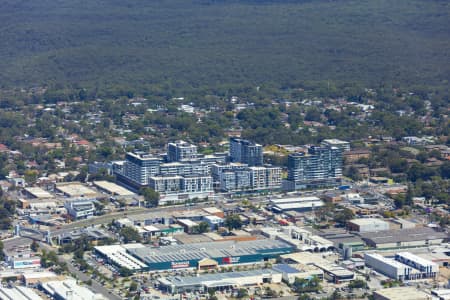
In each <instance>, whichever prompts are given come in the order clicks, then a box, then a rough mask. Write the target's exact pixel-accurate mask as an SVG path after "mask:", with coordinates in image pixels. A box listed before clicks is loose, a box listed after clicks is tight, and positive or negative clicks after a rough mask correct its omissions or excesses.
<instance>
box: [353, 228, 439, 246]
mask: <svg viewBox="0 0 450 300" xmlns="http://www.w3.org/2000/svg"><path fill="white" fill-rule="evenodd" d="M360 236H361V237H362V238H363V239H365V240H370V241H372V242H373V243H376V244H386V243H396V242H412V241H421V240H434V239H445V238H448V235H447V234H446V233H445V232H438V231H435V230H433V229H431V228H428V227H422V228H410V229H400V230H383V231H377V232H364V233H360Z"/></svg>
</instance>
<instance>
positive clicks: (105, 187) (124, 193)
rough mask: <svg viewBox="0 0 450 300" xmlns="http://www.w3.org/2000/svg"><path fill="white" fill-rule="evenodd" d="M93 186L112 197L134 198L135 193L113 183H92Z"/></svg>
mask: <svg viewBox="0 0 450 300" xmlns="http://www.w3.org/2000/svg"><path fill="white" fill-rule="evenodd" d="M94 185H95V186H96V187H97V188H98V189H100V190H102V191H105V192H106V193H108V194H110V195H112V196H119V197H133V196H136V194H135V193H133V192H132V191H130V190H127V189H126V188H124V187H122V186H120V185H117V184H115V183H114V182H109V181H105V180H100V181H94Z"/></svg>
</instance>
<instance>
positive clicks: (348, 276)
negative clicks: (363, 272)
mask: <svg viewBox="0 0 450 300" xmlns="http://www.w3.org/2000/svg"><path fill="white" fill-rule="evenodd" d="M314 265H315V266H316V267H318V268H320V269H322V270H323V274H324V278H325V279H326V280H328V281H330V282H334V283H341V282H347V281H352V280H354V279H355V273H353V272H352V271H350V270H347V269H346V268H344V267H341V266H338V265H336V264H330V263H326V264H319V263H316V264H314Z"/></svg>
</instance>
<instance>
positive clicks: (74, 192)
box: [55, 182, 98, 198]
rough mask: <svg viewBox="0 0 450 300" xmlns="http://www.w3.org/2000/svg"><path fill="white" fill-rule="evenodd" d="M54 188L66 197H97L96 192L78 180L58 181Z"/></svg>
mask: <svg viewBox="0 0 450 300" xmlns="http://www.w3.org/2000/svg"><path fill="white" fill-rule="evenodd" d="M55 189H56V190H57V191H59V192H61V193H63V194H64V195H65V196H67V197H74V198H75V197H91V198H94V197H97V196H98V193H97V192H96V191H94V190H93V189H90V188H88V187H87V186H85V185H84V184H82V183H80V182H65V183H58V184H56V186H55Z"/></svg>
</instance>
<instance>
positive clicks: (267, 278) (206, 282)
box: [158, 269, 282, 293]
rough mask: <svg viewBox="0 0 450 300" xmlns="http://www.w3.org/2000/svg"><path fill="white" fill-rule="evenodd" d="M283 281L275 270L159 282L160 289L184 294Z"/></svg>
mask: <svg viewBox="0 0 450 300" xmlns="http://www.w3.org/2000/svg"><path fill="white" fill-rule="evenodd" d="M281 280H282V273H281V272H279V271H277V270H274V269H262V270H251V271H240V272H236V271H235V272H225V273H215V274H204V275H199V276H186V277H180V276H167V277H163V278H160V279H159V280H158V282H159V286H160V288H161V289H162V290H164V291H166V292H169V293H183V292H186V291H191V292H192V291H200V292H206V291H208V289H210V288H213V289H217V290H224V289H233V288H238V287H242V286H249V285H258V284H263V283H269V282H270V283H281Z"/></svg>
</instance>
